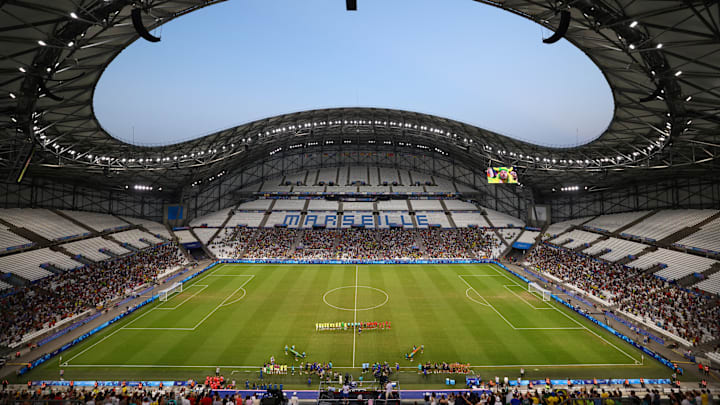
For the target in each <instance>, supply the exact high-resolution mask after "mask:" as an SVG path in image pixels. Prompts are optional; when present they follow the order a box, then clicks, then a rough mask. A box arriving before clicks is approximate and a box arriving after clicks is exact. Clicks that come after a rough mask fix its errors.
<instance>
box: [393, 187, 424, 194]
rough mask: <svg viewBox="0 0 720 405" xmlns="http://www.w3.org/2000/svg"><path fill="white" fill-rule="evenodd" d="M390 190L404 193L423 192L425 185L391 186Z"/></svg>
mask: <svg viewBox="0 0 720 405" xmlns="http://www.w3.org/2000/svg"><path fill="white" fill-rule="evenodd" d="M392 191H393V192H394V193H404V194H411V193H416V194H425V187H424V186H392Z"/></svg>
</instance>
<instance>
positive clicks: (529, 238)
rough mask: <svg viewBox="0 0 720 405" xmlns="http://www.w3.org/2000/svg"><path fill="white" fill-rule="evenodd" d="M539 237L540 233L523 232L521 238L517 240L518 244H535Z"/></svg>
mask: <svg viewBox="0 0 720 405" xmlns="http://www.w3.org/2000/svg"><path fill="white" fill-rule="evenodd" d="M538 235H540V232H537V231H525V232H523V233H522V234H521V235H520V237H519V238H518V239H517V241H516V242H518V243H529V244H534V243H535V239H536V238H537V236H538Z"/></svg>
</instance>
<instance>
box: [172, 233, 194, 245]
mask: <svg viewBox="0 0 720 405" xmlns="http://www.w3.org/2000/svg"><path fill="white" fill-rule="evenodd" d="M174 232H175V236H177V238H178V242H180V243H194V242H197V241H198V240H197V238H195V236H193V234H192V233H190V231H188V230H181V231H174Z"/></svg>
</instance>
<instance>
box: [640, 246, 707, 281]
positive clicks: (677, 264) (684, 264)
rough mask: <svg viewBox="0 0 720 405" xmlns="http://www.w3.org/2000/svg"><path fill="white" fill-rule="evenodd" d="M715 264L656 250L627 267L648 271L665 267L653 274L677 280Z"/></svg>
mask: <svg viewBox="0 0 720 405" xmlns="http://www.w3.org/2000/svg"><path fill="white" fill-rule="evenodd" d="M715 263H717V262H716V261H715V260H712V259H708V258H705V257H700V256H695V255H691V254H687V253H682V252H676V251H674V250H668V249H658V250H656V251H654V252H650V253H646V254H644V255H642V256H640V257H639V258H638V259H637V260H634V261H632V262H630V263H628V264H627V265H628V266H630V267H635V268H638V269H649V268H651V267H653V266H655V265H658V264H664V265H667V267H666V268H664V269H662V270H660V271H657V272H656V273H655V274H656V275H658V276H660V277H662V278H665V279H669V280H677V279H679V278H682V277H685V276H687V275H688V274H692V273H694V272H697V273H701V272H703V271H705V270H707V269H709V268H710V266H712V265H713V264H715Z"/></svg>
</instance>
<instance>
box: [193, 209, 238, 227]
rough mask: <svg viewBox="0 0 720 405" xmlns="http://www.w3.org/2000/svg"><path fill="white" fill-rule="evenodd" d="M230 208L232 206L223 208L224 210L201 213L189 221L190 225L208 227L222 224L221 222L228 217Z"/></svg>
mask: <svg viewBox="0 0 720 405" xmlns="http://www.w3.org/2000/svg"><path fill="white" fill-rule="evenodd" d="M230 210H232V207H230V208H225V209H224V210H220V211H215V212H211V213H209V214H206V215H203V216H201V217H198V218H195V219H193V220H192V221H190V226H192V227H198V226H208V227H212V226H214V227H218V226H222V224H223V222H225V220H226V219H227V217H228V214H229V213H230Z"/></svg>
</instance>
